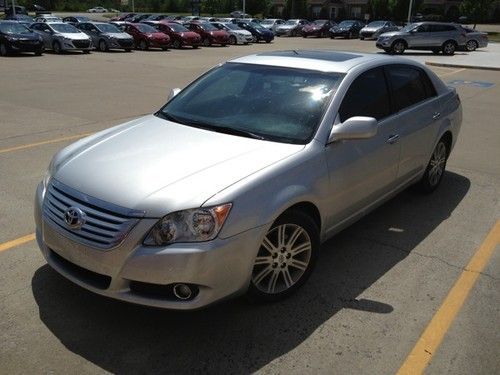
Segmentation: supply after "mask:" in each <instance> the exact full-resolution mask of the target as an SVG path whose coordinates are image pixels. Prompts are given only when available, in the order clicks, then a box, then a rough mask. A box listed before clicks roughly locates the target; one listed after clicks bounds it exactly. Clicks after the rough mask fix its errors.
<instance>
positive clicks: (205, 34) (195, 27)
mask: <svg viewBox="0 0 500 375" xmlns="http://www.w3.org/2000/svg"><path fill="white" fill-rule="evenodd" d="M186 27H187V28H188V29H189V30H191V31H193V32H195V33H197V34H199V35H200V37H201V43H202V44H203V45H204V46H205V47H208V46H212V45H214V44H220V45H221V46H222V47H225V46H226V45H227V44H229V33H228V32H227V31H225V30H219V29H218V28H216V27H215V26H214V25H212V24H211V23H209V22H199V21H191V22H189V23H187V24H186Z"/></svg>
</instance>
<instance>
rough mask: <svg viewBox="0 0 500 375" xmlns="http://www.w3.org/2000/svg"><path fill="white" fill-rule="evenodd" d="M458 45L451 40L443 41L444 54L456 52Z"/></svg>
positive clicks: (449, 54) (448, 54) (450, 54)
mask: <svg viewBox="0 0 500 375" xmlns="http://www.w3.org/2000/svg"><path fill="white" fill-rule="evenodd" d="M455 49H456V45H455V42H453V41H451V40H449V41H447V42H444V43H443V55H446V56H452V55H454V54H455Z"/></svg>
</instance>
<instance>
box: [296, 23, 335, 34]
mask: <svg viewBox="0 0 500 375" xmlns="http://www.w3.org/2000/svg"><path fill="white" fill-rule="evenodd" d="M335 25H336V23H335V22H332V21H329V20H316V21H313V22H311V23H309V24H307V25H305V26H304V27H303V28H302V36H303V37H304V38H307V37H308V36H316V37H318V38H326V37H328V36H329V35H330V34H329V30H330V29H331V28H332V27H333V26H335Z"/></svg>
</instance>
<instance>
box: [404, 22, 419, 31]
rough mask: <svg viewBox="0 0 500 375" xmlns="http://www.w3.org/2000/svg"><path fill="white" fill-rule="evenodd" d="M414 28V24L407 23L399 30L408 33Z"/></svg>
mask: <svg viewBox="0 0 500 375" xmlns="http://www.w3.org/2000/svg"><path fill="white" fill-rule="evenodd" d="M415 27H417V25H415V24H414V23H409V24H408V25H406V26H405V27H403V28H402V29H401V31H403V32H408V31H410V30H413V29H414V28H415Z"/></svg>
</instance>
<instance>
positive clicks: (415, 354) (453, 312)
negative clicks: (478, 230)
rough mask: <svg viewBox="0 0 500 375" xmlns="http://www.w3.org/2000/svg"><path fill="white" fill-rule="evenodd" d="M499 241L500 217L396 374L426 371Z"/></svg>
mask: <svg viewBox="0 0 500 375" xmlns="http://www.w3.org/2000/svg"><path fill="white" fill-rule="evenodd" d="M499 243H500V220H498V221H497V222H496V224H495V226H494V227H493V229H492V230H491V231H490V233H489V234H488V236H487V237H486V239H485V240H484V242H483V243H482V244H481V246H480V247H479V249H478V250H477V251H476V253H475V254H474V255H473V256H472V258H471V260H470V261H469V264H467V266H466V267H465V268H464V270H463V271H462V273H461V274H460V277H459V278H458V280H457V281H456V282H455V285H453V287H452V288H451V290H450V291H449V293H448V295H447V296H446V298H445V300H444V301H443V303H442V305H441V307H440V308H439V310H438V311H437V312H436V314H435V315H434V317H433V318H432V320H431V321H430V323H429V325H428V326H427V327H426V328H425V330H424V332H423V333H422V335H421V336H420V338H419V339H418V341H417V343H416V345H415V347H414V348H413V350H412V351H411V352H410V354H409V355H408V357H407V358H406V360H405V361H404V363H403V365H402V366H401V368H400V369H399V371H398V372H397V375H409V374H412V375H416V374H422V373H423V372H424V371H425V369H426V368H427V365H428V364H429V362H430V361H431V360H432V357H433V355H434V354H435V353H436V351H437V350H438V348H439V345H440V344H441V342H442V341H443V338H444V336H445V335H446V332H447V331H448V329H449V328H450V326H451V324H452V323H453V320H454V319H455V317H456V316H457V314H458V312H459V311H460V309H461V308H462V306H463V304H464V302H465V300H466V299H467V296H468V295H469V293H470V291H471V289H472V287H473V286H474V284H475V283H476V281H477V279H478V277H479V275H480V273H481V272H482V271H483V269H484V267H486V265H487V264H488V261H489V260H490V258H491V256H492V255H493V252H494V251H495V249H496V247H497V246H498V244H499Z"/></svg>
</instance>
